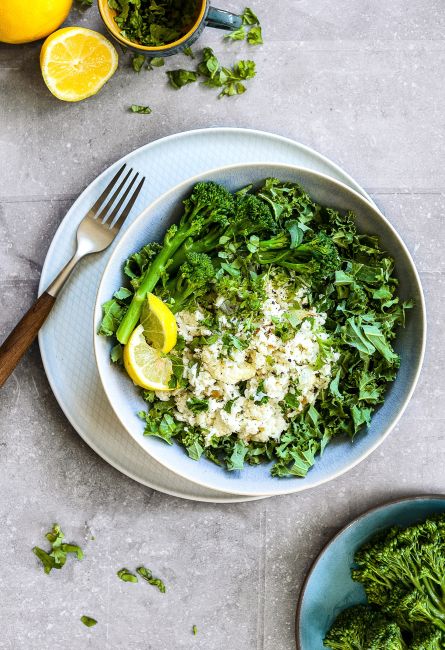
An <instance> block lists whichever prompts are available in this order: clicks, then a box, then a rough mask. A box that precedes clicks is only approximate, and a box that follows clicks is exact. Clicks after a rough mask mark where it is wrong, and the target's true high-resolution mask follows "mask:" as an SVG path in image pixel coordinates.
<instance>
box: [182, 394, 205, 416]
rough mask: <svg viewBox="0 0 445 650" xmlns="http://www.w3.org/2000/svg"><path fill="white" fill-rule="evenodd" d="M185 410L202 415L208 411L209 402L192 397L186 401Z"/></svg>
mask: <svg viewBox="0 0 445 650" xmlns="http://www.w3.org/2000/svg"><path fill="white" fill-rule="evenodd" d="M187 408H189V409H190V411H192V413H202V412H204V411H208V410H209V401H208V400H206V399H199V397H192V398H190V399H189V400H187Z"/></svg>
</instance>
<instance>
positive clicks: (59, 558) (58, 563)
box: [32, 524, 83, 573]
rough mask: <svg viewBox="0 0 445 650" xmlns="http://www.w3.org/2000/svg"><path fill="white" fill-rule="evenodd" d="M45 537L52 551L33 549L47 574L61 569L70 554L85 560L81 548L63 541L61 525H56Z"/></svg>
mask: <svg viewBox="0 0 445 650" xmlns="http://www.w3.org/2000/svg"><path fill="white" fill-rule="evenodd" d="M45 537H46V539H47V540H48V541H49V542H50V544H51V550H50V551H48V552H47V551H44V550H43V549H41V548H39V547H38V546H35V547H34V548H33V549H32V550H33V553H34V554H35V555H36V556H37V557H38V558H39V560H40V561H41V563H42V565H43V568H44V571H45V573H50V572H51V570H52V569H61V568H62V567H63V566H64V565H65V563H66V560H67V556H68V554H69V553H73V554H74V555H76V557H77V559H78V560H81V559H82V558H83V552H82V549H81V548H80V546H77V545H76V544H67V543H66V542H64V541H63V540H64V538H65V535H64V534H63V532H62V530H61V529H60V526H59V524H54V525H53V527H52V530H51V531H50V532H49V533H46V535H45Z"/></svg>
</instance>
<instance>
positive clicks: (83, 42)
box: [40, 27, 118, 102]
mask: <svg viewBox="0 0 445 650" xmlns="http://www.w3.org/2000/svg"><path fill="white" fill-rule="evenodd" d="M117 63H118V56H117V52H116V50H115V48H114V46H113V45H112V44H111V43H110V41H109V40H108V39H106V38H105V36H102V34H99V33H98V32H94V31H93V30H91V29H86V28H84V27H65V28H64V29H59V30H57V32H54V34H51V36H48V38H47V39H46V41H45V42H44V43H43V46H42V51H41V52H40V68H41V70H42V75H43V79H44V81H45V83H46V85H47V86H48V88H49V90H50V91H51V92H52V94H53V95H55V97H57V98H58V99H62V100H63V101H66V102H78V101H80V100H82V99H86V98H87V97H90V96H91V95H95V94H96V93H97V92H98V91H99V90H100V89H101V88H102V86H103V85H104V84H105V83H106V82H107V81H108V79H109V78H110V77H111V76H112V75H113V74H114V72H115V70H116V68H117Z"/></svg>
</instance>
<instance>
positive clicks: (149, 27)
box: [108, 0, 197, 46]
mask: <svg viewBox="0 0 445 650" xmlns="http://www.w3.org/2000/svg"><path fill="white" fill-rule="evenodd" d="M108 5H109V7H110V8H111V9H114V10H115V11H116V16H115V18H114V20H115V21H116V24H117V26H118V27H119V29H120V32H121V34H122V36H124V37H125V38H127V39H129V40H130V41H133V42H135V43H140V44H141V45H149V46H150V45H151V46H158V45H165V44H167V43H171V42H172V41H176V40H177V39H178V38H181V36H184V34H186V33H187V32H188V31H189V30H190V27H191V26H192V25H193V23H194V20H195V16H196V10H197V1H196V0H138V1H137V2H129V0H108Z"/></svg>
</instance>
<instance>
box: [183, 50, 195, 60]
mask: <svg viewBox="0 0 445 650" xmlns="http://www.w3.org/2000/svg"><path fill="white" fill-rule="evenodd" d="M182 53H183V54H185V56H189V57H190V58H191V59H194V58H195V55H194V54H193V52H192V48H191V47H185V48H184V49H183V50H182Z"/></svg>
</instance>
